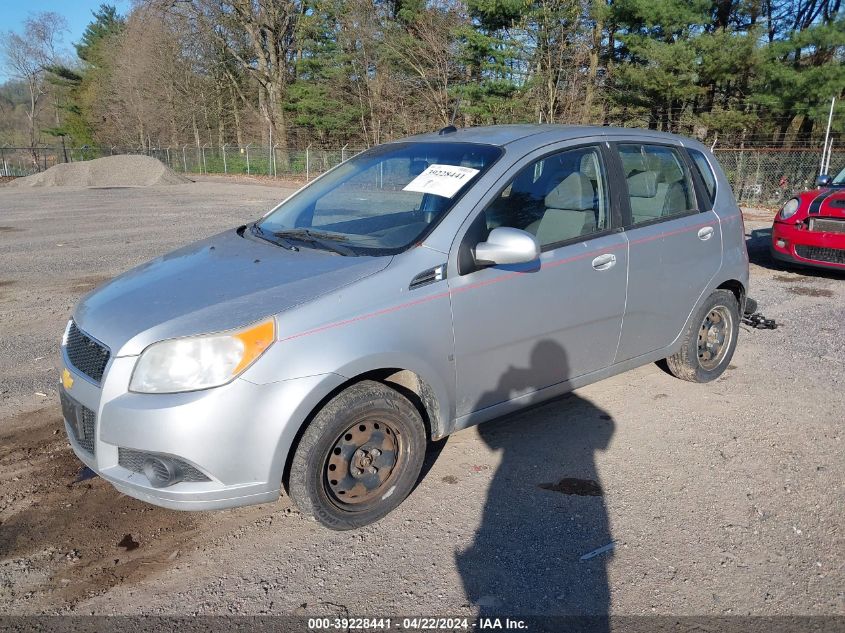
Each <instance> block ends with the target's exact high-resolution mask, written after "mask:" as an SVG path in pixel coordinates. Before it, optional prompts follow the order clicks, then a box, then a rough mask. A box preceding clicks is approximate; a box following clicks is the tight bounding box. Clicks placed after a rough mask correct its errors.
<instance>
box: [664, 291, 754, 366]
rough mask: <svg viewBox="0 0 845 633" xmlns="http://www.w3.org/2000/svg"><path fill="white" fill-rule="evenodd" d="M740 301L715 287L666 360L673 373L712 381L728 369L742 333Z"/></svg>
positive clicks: (731, 294) (730, 293) (729, 293)
mask: <svg viewBox="0 0 845 633" xmlns="http://www.w3.org/2000/svg"><path fill="white" fill-rule="evenodd" d="M739 321H740V315H739V304H738V303H737V300H736V297H735V296H734V295H733V293H732V292H730V291H728V290H716V291H715V292H714V293H713V294H711V295H710V296H709V297H708V298H707V300H706V301H705V302H704V303H703V304H702V305H701V306H700V307H699V308H698V310H697V311H696V313H695V314H694V315H693V318H692V319H691V320H690V324H689V326H688V328H687V331H686V333H685V335H684V342H683V345H682V346H681V349H679V350H678V351H677V352H676V353H675V354H673V355H672V356H669V357H668V358H667V359H666V365H667V367H668V368H669V371H670V372H671V373H672V375H674V376H676V377H677V378H681V379H682V380H689V381H690V382H710V381H711V380H715V379H716V378H718V377H719V376H721V375H722V372H724V371H725V369H727V367H728V364H729V363H730V361H731V358H732V357H733V353H734V350H735V349H736V342H737V335H738V334H739Z"/></svg>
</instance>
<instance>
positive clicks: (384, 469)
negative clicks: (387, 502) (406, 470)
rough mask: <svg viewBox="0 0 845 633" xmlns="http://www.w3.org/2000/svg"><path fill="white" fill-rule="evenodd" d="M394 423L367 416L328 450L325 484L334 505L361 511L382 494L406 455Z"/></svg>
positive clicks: (343, 434) (324, 470) (349, 428)
mask: <svg viewBox="0 0 845 633" xmlns="http://www.w3.org/2000/svg"><path fill="white" fill-rule="evenodd" d="M402 447H403V440H402V436H401V435H400V433H399V432H398V431H397V429H396V427H395V425H393V424H391V423H390V422H388V421H386V420H384V419H383V418H372V417H368V418H366V419H363V420H359V421H357V422H355V424H352V425H350V426H349V427H348V428H347V429H346V430H345V431H344V432H343V433H341V434H340V436H339V437H338V438H337V440H336V441H335V443H334V444H333V445H332V447H331V449H330V450H329V454H328V457H327V458H326V463H325V466H324V468H323V473H324V487H325V490H326V493H327V494H328V496H329V498H330V499H331V500H332V502H334V503H335V504H336V505H338V506H341V507H344V508H346V509H354V510H361V509H364V507H365V506H367V505H368V504H370V503H372V502H373V501H374V500H377V499H378V498H379V497H381V496H382V495H384V494H385V493H386V492H387V491H388V490H389V489H390V486H392V485H393V482H394V480H395V479H396V476H397V474H398V473H399V472H400V471H401V469H402V466H403V464H404V462H405V461H406V456H405V455H404V451H403V450H402Z"/></svg>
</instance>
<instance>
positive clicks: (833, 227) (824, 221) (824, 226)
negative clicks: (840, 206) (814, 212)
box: [810, 218, 845, 233]
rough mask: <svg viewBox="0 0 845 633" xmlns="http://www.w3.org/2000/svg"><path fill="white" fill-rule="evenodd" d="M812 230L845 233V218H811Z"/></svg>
mask: <svg viewBox="0 0 845 633" xmlns="http://www.w3.org/2000/svg"><path fill="white" fill-rule="evenodd" d="M810 230H811V231H823V232H825V233H845V219H842V220H840V219H838V218H811V219H810Z"/></svg>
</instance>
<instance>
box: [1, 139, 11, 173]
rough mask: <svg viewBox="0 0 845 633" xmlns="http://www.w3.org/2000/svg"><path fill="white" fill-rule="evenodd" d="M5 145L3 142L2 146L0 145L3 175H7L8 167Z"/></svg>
mask: <svg viewBox="0 0 845 633" xmlns="http://www.w3.org/2000/svg"><path fill="white" fill-rule="evenodd" d="M6 145H7V143H4V144H3V145H2V146H0V156H2V157H3V172H2V175H3V176H8V175H9V167H8V166H7V165H6Z"/></svg>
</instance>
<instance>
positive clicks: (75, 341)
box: [65, 321, 111, 383]
mask: <svg viewBox="0 0 845 633" xmlns="http://www.w3.org/2000/svg"><path fill="white" fill-rule="evenodd" d="M65 351H66V352H67V357H68V360H70V362H71V364H72V365H73V366H74V367H76V369H78V370H79V371H81V372H82V373H83V374H85V375H86V376H88V377H89V378H91V379H92V380H94V381H95V382H97V383H99V382H100V381H101V380H102V379H103V371H104V370H105V369H106V365H107V364H108V362H109V357H110V356H111V352H109V350H108V348H107V347H106V346H105V345H102V344H101V343H98V342H97V341H95V340H94V339H93V338H91V337H90V336H88V335H87V334H86V333H85V332H83V331H82V330H80V329H79V328H78V327H76V323H74V322H73V321H71V322H70V327H68V331H67V344H66V347H65Z"/></svg>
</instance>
